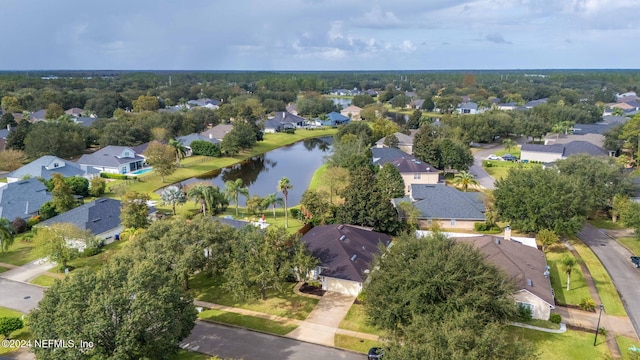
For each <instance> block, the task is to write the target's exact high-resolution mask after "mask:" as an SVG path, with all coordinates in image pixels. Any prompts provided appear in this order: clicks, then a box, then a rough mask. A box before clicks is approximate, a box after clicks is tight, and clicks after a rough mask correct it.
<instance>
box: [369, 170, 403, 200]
mask: <svg viewBox="0 0 640 360" xmlns="http://www.w3.org/2000/svg"><path fill="white" fill-rule="evenodd" d="M376 185H377V186H378V189H380V191H381V192H382V194H383V195H384V196H385V197H387V198H388V199H393V198H399V197H403V196H404V193H405V192H404V180H403V179H402V175H400V172H399V171H398V168H396V167H395V166H394V165H393V164H392V163H386V164H384V165H382V168H381V169H380V170H379V171H378V173H377V174H376Z"/></svg>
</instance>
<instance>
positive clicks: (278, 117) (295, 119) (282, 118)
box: [269, 111, 308, 128]
mask: <svg viewBox="0 0 640 360" xmlns="http://www.w3.org/2000/svg"><path fill="white" fill-rule="evenodd" d="M269 120H272V121H276V122H278V123H280V124H282V126H283V127H284V128H300V127H304V126H305V125H307V122H308V121H307V119H305V118H303V117H301V116H298V115H293V114H292V113H290V112H287V111H277V112H276V113H275V116H274V117H272V118H271V119H269Z"/></svg>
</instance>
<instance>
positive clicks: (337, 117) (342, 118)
mask: <svg viewBox="0 0 640 360" xmlns="http://www.w3.org/2000/svg"><path fill="white" fill-rule="evenodd" d="M327 118H328V119H329V120H331V121H349V117H347V116H344V115H342V114H340V113H339V112H335V111H332V112H330V113H328V114H327Z"/></svg>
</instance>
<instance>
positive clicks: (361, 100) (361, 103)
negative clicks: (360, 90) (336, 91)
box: [351, 94, 376, 108]
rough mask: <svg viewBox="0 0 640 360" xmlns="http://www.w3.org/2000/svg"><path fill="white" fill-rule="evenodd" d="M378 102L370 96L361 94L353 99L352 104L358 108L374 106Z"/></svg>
mask: <svg viewBox="0 0 640 360" xmlns="http://www.w3.org/2000/svg"><path fill="white" fill-rule="evenodd" d="M375 102H376V101H375V100H374V99H373V98H372V97H371V95H369V94H360V95H356V96H354V97H353V99H352V100H351V104H352V105H354V106H357V107H361V108H363V107H365V106H367V105H369V104H373V103H375Z"/></svg>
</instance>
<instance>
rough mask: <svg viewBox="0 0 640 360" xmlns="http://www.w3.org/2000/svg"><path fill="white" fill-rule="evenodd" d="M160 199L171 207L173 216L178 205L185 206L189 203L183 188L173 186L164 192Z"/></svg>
mask: <svg viewBox="0 0 640 360" xmlns="http://www.w3.org/2000/svg"><path fill="white" fill-rule="evenodd" d="M160 199H161V200H162V204H163V205H171V210H172V212H173V215H175V214H176V205H178V204H184V203H185V202H186V201H187V196H186V194H185V193H184V191H183V190H182V189H181V188H179V187H177V186H175V185H171V186H167V187H166V188H164V189H163V190H162V192H161V193H160Z"/></svg>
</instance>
